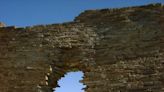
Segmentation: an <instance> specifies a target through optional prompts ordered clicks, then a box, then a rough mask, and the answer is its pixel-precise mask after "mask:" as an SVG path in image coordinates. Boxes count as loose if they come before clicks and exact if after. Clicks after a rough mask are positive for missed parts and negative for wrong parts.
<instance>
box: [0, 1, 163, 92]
mask: <svg viewBox="0 0 164 92" xmlns="http://www.w3.org/2000/svg"><path fill="white" fill-rule="evenodd" d="M0 27H1V28H0V92H53V88H55V87H57V86H58V84H57V81H58V80H59V79H60V78H61V77H63V76H64V74H65V73H67V72H69V71H77V70H80V71H83V72H84V80H82V81H81V82H83V83H84V84H85V85H87V87H86V88H85V89H84V90H85V92H164V32H163V30H164V6H163V5H162V4H150V5H146V6H138V7H128V8H121V9H102V10H88V11H85V12H83V13H82V14H80V16H78V17H76V18H75V20H74V21H73V22H68V23H63V24H52V25H38V26H33V27H26V28H15V27H4V26H0Z"/></svg>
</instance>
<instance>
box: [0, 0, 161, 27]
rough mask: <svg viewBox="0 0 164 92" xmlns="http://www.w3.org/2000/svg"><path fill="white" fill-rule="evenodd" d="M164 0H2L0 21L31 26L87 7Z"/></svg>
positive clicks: (68, 18)
mask: <svg viewBox="0 0 164 92" xmlns="http://www.w3.org/2000/svg"><path fill="white" fill-rule="evenodd" d="M156 2H164V0H0V11H1V13H0V21H2V22H4V23H6V24H7V25H16V26H22V27H23V26H30V25H37V24H51V23H62V22H68V21H72V20H73V19H74V17H75V16H78V15H79V14H80V13H81V12H82V11H84V10H87V9H101V8H118V7H127V6H136V5H144V4H149V3H156Z"/></svg>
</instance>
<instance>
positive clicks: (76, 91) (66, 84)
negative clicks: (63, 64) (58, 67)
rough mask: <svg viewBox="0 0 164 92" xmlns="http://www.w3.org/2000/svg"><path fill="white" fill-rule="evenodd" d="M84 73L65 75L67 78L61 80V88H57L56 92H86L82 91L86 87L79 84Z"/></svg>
mask: <svg viewBox="0 0 164 92" xmlns="http://www.w3.org/2000/svg"><path fill="white" fill-rule="evenodd" d="M83 75H84V74H83V72H81V71H79V72H69V73H67V74H66V75H65V77H63V78H61V79H60V80H59V82H58V83H59V86H60V88H59V87H58V88H56V89H55V92H84V91H83V90H81V89H82V88H85V85H83V84H82V83H79V80H82V79H83V78H82V77H83Z"/></svg>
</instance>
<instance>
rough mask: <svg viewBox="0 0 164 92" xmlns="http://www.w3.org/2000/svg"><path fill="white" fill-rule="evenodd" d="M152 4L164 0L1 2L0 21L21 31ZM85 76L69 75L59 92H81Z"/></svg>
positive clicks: (37, 0) (39, 0) (18, 0)
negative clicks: (104, 10)
mask: <svg viewBox="0 0 164 92" xmlns="http://www.w3.org/2000/svg"><path fill="white" fill-rule="evenodd" d="M150 3H164V0H0V21H1V22H4V23H6V24H7V25H8V26H11V25H16V26H18V27H24V26H32V25H38V24H52V23H63V22H68V21H73V19H74V18H75V17H76V16H78V15H79V14H80V13H81V12H83V11H84V10H88V9H102V8H120V7H128V6H138V5H145V4H150ZM82 76H83V73H81V72H77V73H71V74H69V75H68V76H67V78H66V79H65V80H61V81H60V83H59V84H61V86H62V85H65V86H63V87H62V88H61V89H58V90H57V91H56V92H80V91H78V90H79V87H81V88H82V87H83V86H82V85H81V84H79V83H78V81H79V80H80V79H81V77H82ZM74 83H75V84H74ZM71 85H73V86H71ZM70 86H71V87H70ZM67 88H68V89H67ZM70 88H71V89H73V90H71V89H70Z"/></svg>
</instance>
